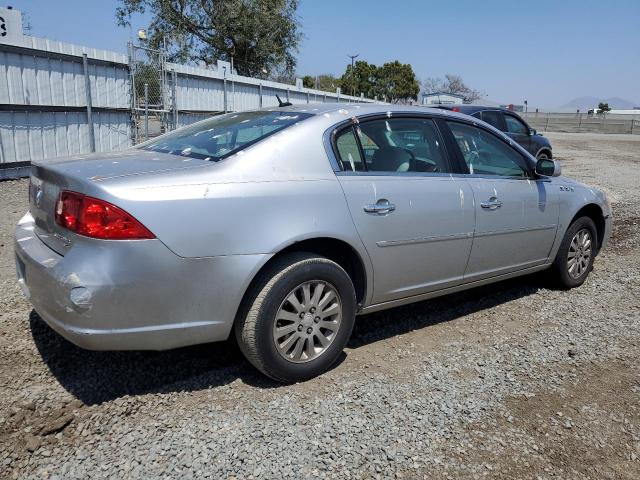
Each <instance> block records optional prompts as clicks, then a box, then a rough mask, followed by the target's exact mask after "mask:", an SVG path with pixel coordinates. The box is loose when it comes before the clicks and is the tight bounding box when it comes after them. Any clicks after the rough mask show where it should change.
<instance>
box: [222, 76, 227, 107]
mask: <svg viewBox="0 0 640 480" xmlns="http://www.w3.org/2000/svg"><path fill="white" fill-rule="evenodd" d="M223 69H224V78H223V79H222V90H223V93H224V113H227V67H223Z"/></svg>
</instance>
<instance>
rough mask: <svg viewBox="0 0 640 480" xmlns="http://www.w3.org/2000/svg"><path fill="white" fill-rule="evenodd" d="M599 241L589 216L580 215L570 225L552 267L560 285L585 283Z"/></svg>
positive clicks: (576, 285) (569, 285) (575, 285)
mask: <svg viewBox="0 0 640 480" xmlns="http://www.w3.org/2000/svg"><path fill="white" fill-rule="evenodd" d="M597 242H598V237H597V230H596V226H595V223H593V220H591V219H590V218H589V217H580V218H578V219H577V220H576V221H575V222H573V223H572V224H571V225H570V226H569V228H568V229H567V232H566V233H565V236H564V239H563V240H562V244H561V245H560V248H559V249H558V253H557V255H556V258H555V260H554V262H553V267H552V270H553V271H554V273H555V277H556V280H557V281H558V283H559V284H560V286H562V287H564V288H573V287H578V286H580V285H582V284H583V283H584V281H585V280H586V278H587V276H588V275H589V272H590V271H591V269H592V268H593V261H594V259H595V256H596V253H597V251H598V244H597Z"/></svg>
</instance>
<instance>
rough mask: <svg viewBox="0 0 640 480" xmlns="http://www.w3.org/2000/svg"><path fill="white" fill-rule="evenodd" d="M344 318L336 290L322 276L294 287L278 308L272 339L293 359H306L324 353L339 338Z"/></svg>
mask: <svg viewBox="0 0 640 480" xmlns="http://www.w3.org/2000/svg"><path fill="white" fill-rule="evenodd" d="M341 321H342V302H341V300H340V295H339V294H338V292H337V290H336V289H335V288H334V287H333V286H332V285H331V284H330V283H327V282H324V281H321V280H313V281H309V282H305V283H302V284H300V285H298V286H297V287H295V288H294V289H293V290H291V292H289V294H288V295H287V296H286V297H285V299H284V301H283V302H282V304H281V305H280V308H278V312H277V313H276V318H275V321H274V323H273V341H274V342H275V345H276V349H277V351H278V353H279V354H280V355H281V356H282V357H283V358H285V359H286V360H288V361H290V362H293V363H305V362H309V361H311V360H314V359H315V358H317V357H319V356H320V355H322V354H323V353H324V352H326V351H327V349H328V348H329V346H330V345H331V344H332V343H333V341H334V340H335V338H336V334H337V332H338V329H339V328H340V323H341Z"/></svg>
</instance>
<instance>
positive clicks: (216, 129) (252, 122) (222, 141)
mask: <svg viewBox="0 0 640 480" xmlns="http://www.w3.org/2000/svg"><path fill="white" fill-rule="evenodd" d="M311 116H313V115H312V114H310V113H303V112H278V111H256V112H242V113H232V114H227V115H220V116H217V117H213V118H210V119H207V120H204V121H202V122H198V123H195V124H193V125H189V126H188V127H184V128H180V129H178V130H175V131H173V132H171V133H167V134H166V135H162V136H161V137H158V138H156V139H154V140H151V141H149V142H146V143H143V144H141V145H140V146H139V148H142V149H144V150H152V151H154V152H162V153H170V154H173V155H181V156H184V157H193V158H199V159H204V160H212V161H217V160H220V159H221V158H224V157H226V156H229V155H231V154H233V153H236V152H238V151H240V150H242V149H243V148H246V147H248V146H249V145H252V144H254V143H256V142H258V141H260V140H262V139H263V138H265V137H267V136H269V135H271V134H273V133H276V132H278V131H280V130H282V129H284V128H287V127H289V126H291V125H293V124H295V123H297V122H299V121H301V120H304V119H305V118H309V117H311Z"/></svg>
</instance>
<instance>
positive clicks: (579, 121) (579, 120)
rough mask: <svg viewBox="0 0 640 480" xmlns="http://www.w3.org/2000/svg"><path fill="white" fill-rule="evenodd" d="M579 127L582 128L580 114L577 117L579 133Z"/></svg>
mask: <svg viewBox="0 0 640 480" xmlns="http://www.w3.org/2000/svg"><path fill="white" fill-rule="evenodd" d="M581 126H582V114H580V115H578V131H580V127H581Z"/></svg>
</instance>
